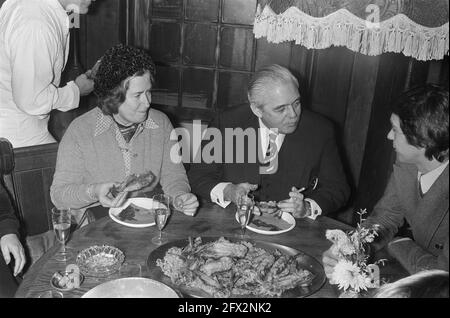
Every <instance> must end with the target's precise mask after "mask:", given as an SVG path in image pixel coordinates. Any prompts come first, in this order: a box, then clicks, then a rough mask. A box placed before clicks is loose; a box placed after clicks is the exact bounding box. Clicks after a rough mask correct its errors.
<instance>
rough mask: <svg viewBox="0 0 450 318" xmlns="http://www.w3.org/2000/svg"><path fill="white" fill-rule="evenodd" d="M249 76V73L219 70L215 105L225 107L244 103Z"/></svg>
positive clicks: (245, 101) (246, 100)
mask: <svg viewBox="0 0 450 318" xmlns="http://www.w3.org/2000/svg"><path fill="white" fill-rule="evenodd" d="M250 77H251V75H250V74H243V73H231V72H220V74H219V93H218V97H217V107H218V108H226V107H233V106H237V105H240V104H246V103H247V102H248V99H247V84H248V82H249V81H250Z"/></svg>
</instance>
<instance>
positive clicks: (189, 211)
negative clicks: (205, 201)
mask: <svg viewBox="0 0 450 318" xmlns="http://www.w3.org/2000/svg"><path fill="white" fill-rule="evenodd" d="M173 205H174V207H175V209H177V210H179V211H181V212H183V213H184V214H186V215H189V216H194V215H195V213H196V212H197V208H198V206H199V203H198V200H197V197H196V196H195V195H194V194H193V193H184V194H180V195H178V196H177V197H176V198H175V200H174V203H173Z"/></svg>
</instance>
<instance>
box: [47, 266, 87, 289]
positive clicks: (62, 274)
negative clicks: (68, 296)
mask: <svg viewBox="0 0 450 318" xmlns="http://www.w3.org/2000/svg"><path fill="white" fill-rule="evenodd" d="M77 274H78V275H79V276H78V282H76V276H75V275H77ZM83 281H84V275H83V274H81V273H76V272H74V271H71V272H69V271H58V272H56V273H55V274H53V276H52V278H51V279H50V284H51V285H52V287H53V288H55V289H57V290H59V291H70V290H73V289H75V288H78V287H79V286H80V285H81V284H82V283H83ZM77 283H78V287H77Z"/></svg>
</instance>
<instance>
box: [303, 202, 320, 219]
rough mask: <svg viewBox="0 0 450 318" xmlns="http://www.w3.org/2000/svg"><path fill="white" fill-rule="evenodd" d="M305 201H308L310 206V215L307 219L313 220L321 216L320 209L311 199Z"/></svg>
mask: <svg viewBox="0 0 450 318" xmlns="http://www.w3.org/2000/svg"><path fill="white" fill-rule="evenodd" d="M305 201H308V202H309V204H310V205H311V215H309V216H308V218H310V219H312V220H315V219H316V218H317V217H318V216H319V215H321V214H322V209H321V208H320V206H319V205H318V204H317V202H316V201H314V200H313V199H308V198H306V199H305Z"/></svg>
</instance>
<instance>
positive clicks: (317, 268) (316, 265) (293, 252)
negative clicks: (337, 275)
mask: <svg viewBox="0 0 450 318" xmlns="http://www.w3.org/2000/svg"><path fill="white" fill-rule="evenodd" d="M218 239H219V237H202V243H208V242H213V241H216V240H218ZM226 239H227V240H229V241H231V242H239V241H241V240H240V239H238V238H228V237H227V238H226ZM247 241H249V242H251V243H253V244H255V246H256V247H259V248H263V249H266V250H267V251H270V252H273V251H275V250H279V251H280V252H281V253H283V254H285V255H287V256H299V255H300V256H301V257H300V261H299V264H300V266H301V267H302V268H304V269H307V270H309V271H310V272H312V273H313V274H314V279H313V280H312V282H311V284H309V285H308V286H304V287H301V286H297V287H296V288H293V289H290V290H286V291H285V292H284V293H283V294H282V295H281V297H282V298H302V297H307V296H310V295H312V294H314V293H315V292H317V291H318V290H319V289H320V288H322V286H323V284H324V283H325V281H326V276H325V272H324V269H323V267H322V264H321V263H320V262H319V261H317V260H316V259H315V258H314V257H312V256H310V255H308V254H306V253H304V252H302V251H299V250H297V249H294V248H291V247H288V246H285V245H281V244H276V243H272V242H264V241H253V240H247ZM188 243H189V239H183V240H177V241H172V242H169V243H167V244H164V245H161V246H160V247H158V248H157V249H155V250H154V251H152V252H151V253H150V255H149V256H148V258H147V266H148V268H149V271H150V275H151V278H153V279H155V280H157V281H160V282H162V283H164V284H166V285H168V286H170V287H172V288H173V289H175V290H178V291H179V292H180V293H182V294H183V295H184V296H185V297H195V298H211V297H213V296H212V295H210V294H208V293H207V292H205V291H203V290H201V289H198V288H191V287H188V286H184V285H176V284H173V283H172V282H171V280H170V278H169V277H167V276H166V275H165V274H164V273H163V272H162V271H161V269H160V268H159V267H158V266H157V265H156V260H157V259H163V258H164V256H165V255H166V252H167V251H168V250H169V249H170V248H172V247H184V246H186V245H187V244H188ZM231 297H246V298H247V297H248V298H261V297H264V296H262V295H231Z"/></svg>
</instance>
